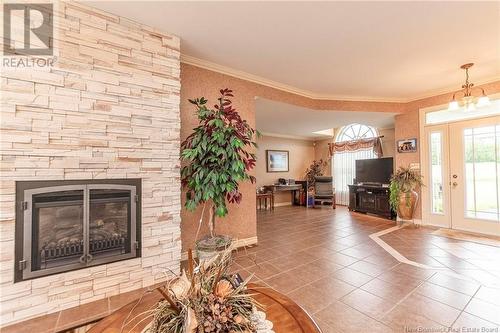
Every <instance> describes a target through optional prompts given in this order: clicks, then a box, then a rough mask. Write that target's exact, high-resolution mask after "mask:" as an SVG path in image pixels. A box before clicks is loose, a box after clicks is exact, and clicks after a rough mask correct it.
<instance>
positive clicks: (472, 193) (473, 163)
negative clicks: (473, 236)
mask: <svg viewBox="0 0 500 333" xmlns="http://www.w3.org/2000/svg"><path fill="white" fill-rule="evenodd" d="M499 132H500V126H485V127H476V128H469V129H466V130H465V131H464V148H465V185H466V194H465V201H466V212H465V216H466V217H469V218H478V219H484V220H492V221H499V209H498V208H499V204H498V199H499V198H498V190H499V184H498V183H499V178H498V169H499V168H498V163H499V160H498V155H499V147H498V146H499V143H500V142H499Z"/></svg>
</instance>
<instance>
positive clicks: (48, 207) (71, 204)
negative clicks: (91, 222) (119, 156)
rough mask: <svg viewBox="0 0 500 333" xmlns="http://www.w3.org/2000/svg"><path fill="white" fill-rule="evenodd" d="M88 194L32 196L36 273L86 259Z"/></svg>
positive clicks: (64, 192)
mask: <svg viewBox="0 0 500 333" xmlns="http://www.w3.org/2000/svg"><path fill="white" fill-rule="evenodd" d="M83 197H84V190H83V189H73V190H68V191H54V192H46V193H40V194H34V195H33V196H32V205H33V230H32V240H33V242H32V246H31V251H32V253H31V258H32V264H31V266H32V267H31V268H32V270H37V271H38V270H47V269H52V268H55V267H58V266H66V265H71V264H78V262H79V260H80V257H81V256H82V255H83V224H84V223H83V221H84V219H85V218H84V212H85V211H84V209H83V204H84V200H83Z"/></svg>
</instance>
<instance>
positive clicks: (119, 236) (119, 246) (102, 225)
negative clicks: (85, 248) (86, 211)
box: [89, 189, 131, 260]
mask: <svg viewBox="0 0 500 333" xmlns="http://www.w3.org/2000/svg"><path fill="white" fill-rule="evenodd" d="M130 203H131V194H130V191H127V190H117V189H92V190H90V230H89V239H90V244H89V252H90V254H91V255H92V258H93V260H96V259H98V258H100V257H108V256H112V255H119V254H124V253H130V218H131V216H130Z"/></svg>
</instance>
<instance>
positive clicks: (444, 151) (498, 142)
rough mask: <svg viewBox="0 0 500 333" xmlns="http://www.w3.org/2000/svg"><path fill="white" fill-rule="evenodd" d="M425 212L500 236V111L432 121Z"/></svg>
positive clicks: (435, 219) (433, 219)
mask: <svg viewBox="0 0 500 333" xmlns="http://www.w3.org/2000/svg"><path fill="white" fill-rule="evenodd" d="M424 134H425V137H424V138H423V140H424V142H423V147H424V149H426V152H425V153H424V156H425V157H424V159H423V161H422V162H423V163H424V165H423V167H422V171H423V173H424V177H425V180H424V181H425V183H426V185H427V187H426V188H424V191H426V193H425V194H426V195H424V200H426V202H425V204H424V217H425V218H426V219H427V221H428V223H430V224H434V225H440V226H444V227H451V228H453V229H459V230H466V231H472V232H479V233H484V234H491V235H500V116H494V117H487V118H481V119H474V120H466V121H458V122H454V123H450V124H443V125H433V126H426V127H425V130H424Z"/></svg>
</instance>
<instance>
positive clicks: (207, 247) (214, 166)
mask: <svg viewBox="0 0 500 333" xmlns="http://www.w3.org/2000/svg"><path fill="white" fill-rule="evenodd" d="M220 93H221V96H220V97H219V99H218V104H217V105H215V106H214V109H211V108H209V107H208V106H207V102H208V101H207V100H206V99H205V98H204V97H201V98H197V99H194V100H189V102H190V103H191V104H194V105H195V106H196V108H197V110H196V112H197V116H198V120H199V125H198V127H196V128H194V130H193V133H192V134H191V135H189V136H188V137H187V138H186V140H185V141H184V142H182V144H181V159H182V161H183V162H184V163H185V165H184V166H183V167H182V169H181V182H182V186H183V188H184V189H185V190H186V203H185V207H186V209H187V210H189V211H194V210H195V209H196V208H197V207H198V206H199V205H202V206H203V208H202V211H201V216H200V220H199V226H198V231H197V232H196V240H197V241H196V245H195V247H196V253H197V255H198V258H199V259H200V260H202V259H207V258H210V257H213V256H214V255H215V254H217V253H218V252H219V251H221V250H224V249H226V248H228V247H229V246H230V244H231V238H230V237H229V236H224V235H217V234H216V232H215V217H216V216H218V217H224V216H226V215H227V213H228V207H227V202H229V203H237V204H239V203H240V202H241V199H242V194H241V192H240V191H239V183H240V182H243V181H248V180H250V181H251V182H252V183H254V182H255V177H253V176H251V175H250V174H249V171H250V170H252V169H253V167H254V166H255V161H256V156H255V154H254V153H253V152H252V151H253V149H254V148H256V147H257V145H256V143H255V141H254V135H255V134H256V132H255V130H254V129H253V128H252V127H251V126H250V125H249V124H248V123H247V121H246V120H243V119H242V118H241V116H240V115H239V114H238V112H237V111H236V110H235V109H234V108H233V106H232V103H231V100H230V99H229V98H230V97H233V94H232V90H229V89H222V90H220ZM207 208H208V212H209V217H208V221H207V223H208V229H209V235H207V236H206V237H204V238H203V239H201V240H198V233H199V232H200V228H201V225H202V223H203V221H204V218H205V211H206V209H207Z"/></svg>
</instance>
